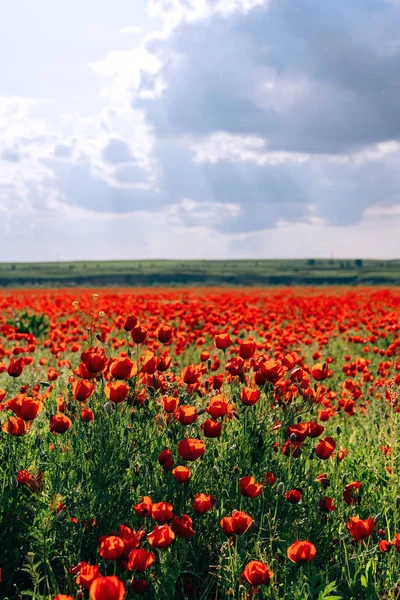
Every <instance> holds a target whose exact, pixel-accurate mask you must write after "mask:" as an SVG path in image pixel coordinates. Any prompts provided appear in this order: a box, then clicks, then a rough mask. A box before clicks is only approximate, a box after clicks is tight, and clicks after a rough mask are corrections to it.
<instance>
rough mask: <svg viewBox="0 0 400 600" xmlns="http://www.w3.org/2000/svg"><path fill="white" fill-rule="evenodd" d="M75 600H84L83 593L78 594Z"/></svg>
mask: <svg viewBox="0 0 400 600" xmlns="http://www.w3.org/2000/svg"><path fill="white" fill-rule="evenodd" d="M75 600H83V592H82V591H81V590H79V592H76V596H75Z"/></svg>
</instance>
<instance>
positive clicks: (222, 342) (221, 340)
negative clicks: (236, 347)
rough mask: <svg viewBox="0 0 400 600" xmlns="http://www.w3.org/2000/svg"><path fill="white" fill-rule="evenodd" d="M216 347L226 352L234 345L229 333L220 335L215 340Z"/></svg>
mask: <svg viewBox="0 0 400 600" xmlns="http://www.w3.org/2000/svg"><path fill="white" fill-rule="evenodd" d="M214 345H215V347H216V348H218V350H226V349H227V348H229V346H231V345H232V339H231V336H230V335H229V333H219V334H218V335H216V336H215V338H214Z"/></svg>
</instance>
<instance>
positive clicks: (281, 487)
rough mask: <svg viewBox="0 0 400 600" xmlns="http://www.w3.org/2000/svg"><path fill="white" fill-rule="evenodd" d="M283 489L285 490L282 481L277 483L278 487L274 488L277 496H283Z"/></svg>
mask: <svg viewBox="0 0 400 600" xmlns="http://www.w3.org/2000/svg"><path fill="white" fill-rule="evenodd" d="M284 489H285V486H284V484H283V481H280V482H279V483H278V485H277V486H276V491H277V492H278V494H283V491H284Z"/></svg>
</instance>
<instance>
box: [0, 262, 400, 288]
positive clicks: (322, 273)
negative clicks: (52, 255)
mask: <svg viewBox="0 0 400 600" xmlns="http://www.w3.org/2000/svg"><path fill="white" fill-rule="evenodd" d="M321 284H333V285H343V284H348V285H349V284H351V285H360V284H362V285H369V284H380V285H391V284H394V285H400V260H392V261H378V260H361V259H355V260H354V259H351V260H324V259H318V260H316V259H308V260H212V261H209V260H204V261H202V260H186V261H182V260H137V261H89V262H59V263H56V262H53V263H2V264H1V263H0V286H28V285H41V286H60V285H61V286H65V285H68V286H70V285H81V286H85V285H86V286H87V285H92V286H99V287H101V286H108V285H112V286H149V285H150V286H165V285H167V286H170V285H175V286H177V285H180V286H182V285H205V286H206V285H216V286H218V285H243V286H248V285H252V286H264V285H266V286H269V285H321Z"/></svg>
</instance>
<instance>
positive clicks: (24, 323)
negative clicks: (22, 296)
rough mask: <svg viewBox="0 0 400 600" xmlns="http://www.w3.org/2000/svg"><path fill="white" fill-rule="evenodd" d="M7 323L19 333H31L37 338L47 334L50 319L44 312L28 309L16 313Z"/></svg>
mask: <svg viewBox="0 0 400 600" xmlns="http://www.w3.org/2000/svg"><path fill="white" fill-rule="evenodd" d="M7 324H8V325H11V326H12V327H14V329H16V331H18V332H19V333H31V334H32V335H34V336H35V337H36V338H39V337H41V336H44V335H46V334H47V332H48V331H49V321H48V318H47V317H46V315H45V314H44V313H42V314H37V313H34V312H29V311H28V310H26V309H25V310H23V311H21V312H19V313H15V314H14V318H13V319H8V321H7Z"/></svg>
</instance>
